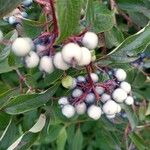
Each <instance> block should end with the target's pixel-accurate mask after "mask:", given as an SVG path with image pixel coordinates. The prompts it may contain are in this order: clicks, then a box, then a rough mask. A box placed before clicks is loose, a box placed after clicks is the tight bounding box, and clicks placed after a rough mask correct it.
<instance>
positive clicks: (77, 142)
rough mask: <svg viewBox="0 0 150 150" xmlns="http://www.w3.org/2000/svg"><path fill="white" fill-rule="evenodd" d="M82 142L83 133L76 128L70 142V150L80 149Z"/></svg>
mask: <svg viewBox="0 0 150 150" xmlns="http://www.w3.org/2000/svg"><path fill="white" fill-rule="evenodd" d="M82 144H83V135H82V132H81V130H80V128H78V129H77V131H76V133H75V136H74V139H73V142H72V150H82Z"/></svg>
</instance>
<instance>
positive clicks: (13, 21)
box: [8, 16, 17, 24]
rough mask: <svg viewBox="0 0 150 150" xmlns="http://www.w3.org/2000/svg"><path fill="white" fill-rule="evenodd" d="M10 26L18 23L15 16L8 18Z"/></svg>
mask: <svg viewBox="0 0 150 150" xmlns="http://www.w3.org/2000/svg"><path fill="white" fill-rule="evenodd" d="M8 22H9V24H15V23H16V22H17V18H16V17H15V16H11V17H9V18H8Z"/></svg>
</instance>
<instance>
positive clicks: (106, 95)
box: [101, 93, 111, 103]
mask: <svg viewBox="0 0 150 150" xmlns="http://www.w3.org/2000/svg"><path fill="white" fill-rule="evenodd" d="M110 99H111V96H110V95H109V94H107V93H104V94H102V96H101V101H102V102H103V103H105V102H106V101H108V100H110Z"/></svg>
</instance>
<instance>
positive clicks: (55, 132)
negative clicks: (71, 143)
mask: <svg viewBox="0 0 150 150" xmlns="http://www.w3.org/2000/svg"><path fill="white" fill-rule="evenodd" d="M62 129H63V127H62V125H50V127H49V129H48V141H49V142H52V141H54V140H56V139H57V137H58V136H59V133H60V131H61V130H62Z"/></svg>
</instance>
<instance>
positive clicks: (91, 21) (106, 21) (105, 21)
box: [86, 0, 114, 32]
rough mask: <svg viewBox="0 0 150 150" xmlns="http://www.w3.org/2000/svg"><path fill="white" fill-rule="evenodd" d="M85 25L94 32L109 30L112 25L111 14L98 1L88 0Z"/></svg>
mask: <svg viewBox="0 0 150 150" xmlns="http://www.w3.org/2000/svg"><path fill="white" fill-rule="evenodd" d="M86 23H87V26H89V25H90V27H91V29H92V30H93V31H95V32H104V31H108V30H110V29H111V28H112V27H113V25H114V22H113V13H112V12H111V11H110V10H109V9H108V8H107V7H106V6H105V5H103V4H101V3H100V2H99V1H96V2H94V1H92V0H88V8H87V12H86Z"/></svg>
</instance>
